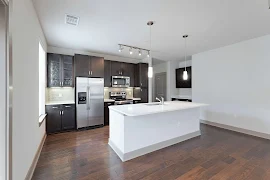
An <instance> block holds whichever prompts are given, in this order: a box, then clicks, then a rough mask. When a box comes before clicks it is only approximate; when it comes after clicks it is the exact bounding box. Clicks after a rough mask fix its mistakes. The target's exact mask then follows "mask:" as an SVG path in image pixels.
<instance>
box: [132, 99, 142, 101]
mask: <svg viewBox="0 0 270 180" xmlns="http://www.w3.org/2000/svg"><path fill="white" fill-rule="evenodd" d="M133 100H134V101H140V100H142V99H141V98H133Z"/></svg>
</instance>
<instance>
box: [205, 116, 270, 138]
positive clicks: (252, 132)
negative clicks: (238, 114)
mask: <svg viewBox="0 0 270 180" xmlns="http://www.w3.org/2000/svg"><path fill="white" fill-rule="evenodd" d="M201 123H203V124H207V125H210V126H215V127H219V128H222V129H227V130H230V131H235V132H239V133H243V134H247V135H251V136H256V137H260V138H264V139H270V134H266V133H261V132H257V131H252V130H247V129H243V128H238V127H234V126H229V125H225V124H220V123H216V122H211V121H207V120H201Z"/></svg>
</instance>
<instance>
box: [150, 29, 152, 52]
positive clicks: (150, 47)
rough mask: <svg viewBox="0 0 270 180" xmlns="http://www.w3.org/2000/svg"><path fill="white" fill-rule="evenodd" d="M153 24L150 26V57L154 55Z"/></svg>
mask: <svg viewBox="0 0 270 180" xmlns="http://www.w3.org/2000/svg"><path fill="white" fill-rule="evenodd" d="M151 49H152V26H150V57H152V52H151Z"/></svg>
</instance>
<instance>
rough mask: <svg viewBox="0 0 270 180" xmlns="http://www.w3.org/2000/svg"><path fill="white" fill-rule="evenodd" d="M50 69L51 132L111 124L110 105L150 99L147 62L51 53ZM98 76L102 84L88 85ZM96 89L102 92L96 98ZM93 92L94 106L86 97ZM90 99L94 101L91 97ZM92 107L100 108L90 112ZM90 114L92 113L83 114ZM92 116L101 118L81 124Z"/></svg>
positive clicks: (47, 111)
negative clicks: (136, 62)
mask: <svg viewBox="0 0 270 180" xmlns="http://www.w3.org/2000/svg"><path fill="white" fill-rule="evenodd" d="M47 71H48V72H47V90H46V99H47V102H46V113H47V118H46V125H47V126H46V129H47V133H56V132H61V131H65V130H74V129H79V128H83V127H86V128H87V127H92V126H96V125H97V126H98V125H109V114H108V106H110V105H114V104H117V105H120V104H121V105H122V104H133V103H134V104H136V103H147V102H148V76H147V71H148V64H146V63H138V64H134V63H125V62H118V61H110V60H104V58H103V57H95V56H89V55H80V54H75V55H74V56H70V55H60V54H54V53H48V55H47ZM98 79H99V80H100V83H98V82H96V83H95V82H93V83H92V85H86V86H85V87H84V83H86V84H87V83H88V81H89V83H91V82H92V81H95V80H98ZM83 81H86V82H83ZM91 86H92V87H93V88H92V87H91ZM87 87H89V90H87V89H86V88H87ZM95 87H96V90H95ZM83 88H84V89H83ZM91 90H93V91H91ZM88 91H89V92H88ZM87 92H88V93H87ZM95 92H98V93H99V94H97V95H96V97H95V95H94V93H95ZM90 94H91V97H93V98H95V100H94V101H95V103H93V104H91V105H90V104H88V100H86V99H88V98H90ZM75 102H76V103H75ZM89 102H92V101H91V98H90V101H89ZM84 106H85V107H84ZM86 106H87V107H86ZM90 106H91V107H93V109H94V108H96V109H95V110H93V111H91V112H90V111H89V112H87V109H90V108H89V107H90ZM76 109H77V113H75V111H76ZM83 109H84V110H85V111H84V110H83ZM91 109H92V108H91ZM95 112H98V113H99V114H95ZM87 113H88V115H89V116H88V115H87V116H88V117H83V114H87ZM91 116H93V117H99V119H100V120H97V122H93V123H90V120H89V122H82V124H84V125H81V123H80V121H83V120H82V119H85V118H86V119H87V118H90V117H91ZM76 119H77V121H76ZM94 119H95V118H94ZM94 121H95V120H94ZM89 123H90V124H89Z"/></svg>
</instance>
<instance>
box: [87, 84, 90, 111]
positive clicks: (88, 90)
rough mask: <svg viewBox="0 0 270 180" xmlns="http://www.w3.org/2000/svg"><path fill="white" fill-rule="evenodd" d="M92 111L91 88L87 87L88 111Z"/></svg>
mask: <svg viewBox="0 0 270 180" xmlns="http://www.w3.org/2000/svg"><path fill="white" fill-rule="evenodd" d="M89 109H90V87H89V86H88V87H87V110H89Z"/></svg>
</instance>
